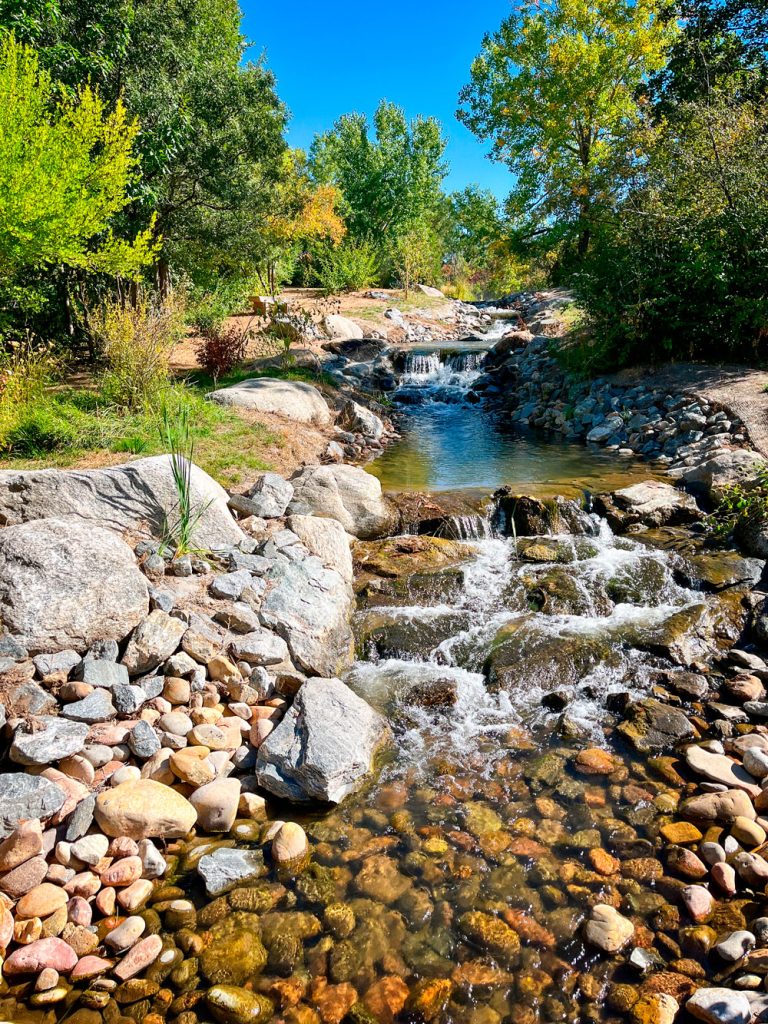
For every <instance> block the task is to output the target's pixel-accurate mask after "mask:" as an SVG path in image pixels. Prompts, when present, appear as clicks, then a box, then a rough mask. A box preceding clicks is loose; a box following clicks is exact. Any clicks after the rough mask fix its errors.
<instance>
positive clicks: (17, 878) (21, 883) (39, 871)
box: [0, 857, 48, 900]
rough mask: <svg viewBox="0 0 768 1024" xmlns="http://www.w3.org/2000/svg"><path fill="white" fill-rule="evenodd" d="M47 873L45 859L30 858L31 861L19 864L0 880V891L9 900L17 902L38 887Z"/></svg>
mask: <svg viewBox="0 0 768 1024" xmlns="http://www.w3.org/2000/svg"><path fill="white" fill-rule="evenodd" d="M47 873H48V865H47V863H46V861H45V857H32V859H31V860H27V861H24V863H23V864H19V866H18V867H17V868H14V869H13V871H9V872H8V874H7V875H3V877H2V878H0V889H2V890H3V892H6V893H8V895H9V896H10V897H11V899H14V900H17V899H19V897H20V896H23V895H24V893H25V892H29V890H30V889H34V887H35V886H36V885H40V883H41V882H42V881H43V879H44V878H45V876H46V874H47Z"/></svg>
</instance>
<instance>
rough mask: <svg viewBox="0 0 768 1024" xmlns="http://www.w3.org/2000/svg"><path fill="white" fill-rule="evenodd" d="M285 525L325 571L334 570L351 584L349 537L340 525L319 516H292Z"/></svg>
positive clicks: (333, 520)
mask: <svg viewBox="0 0 768 1024" xmlns="http://www.w3.org/2000/svg"><path fill="white" fill-rule="evenodd" d="M287 525H288V529H289V530H293V532H294V533H295V534H296V536H297V537H298V538H299V540H300V541H301V543H302V544H303V545H304V547H305V548H307V550H308V551H309V552H310V554H313V555H316V556H317V557H318V558H319V559H320V561H321V562H322V563H323V565H324V566H325V568H326V569H335V570H336V572H337V573H338V574H339V575H340V576H341V578H342V579H343V580H346V582H347V583H351V582H352V577H353V572H352V551H351V548H350V536H349V534H348V533H347V531H346V530H345V529H344V527H343V526H342V525H341V523H339V522H337V521H336V520H335V519H323V518H321V517H320V516H300V515H292V516H289V517H288V520H287Z"/></svg>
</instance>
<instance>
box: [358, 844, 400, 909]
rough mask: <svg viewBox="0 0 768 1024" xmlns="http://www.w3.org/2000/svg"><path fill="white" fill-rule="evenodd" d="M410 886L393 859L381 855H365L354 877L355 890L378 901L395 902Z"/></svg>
mask: <svg viewBox="0 0 768 1024" xmlns="http://www.w3.org/2000/svg"><path fill="white" fill-rule="evenodd" d="M410 886H411V883H410V881H409V880H408V879H407V878H406V877H405V876H404V875H402V874H401V873H400V871H399V870H398V868H397V864H396V863H395V861H394V860H392V859H391V858H390V857H387V856H383V855H382V856H374V857H367V858H366V859H365V861H364V863H363V866H362V868H361V869H360V871H359V872H358V873H357V875H356V877H355V888H356V889H357V891H358V892H359V893H361V895H363V896H366V897H368V899H372V900H376V901H377V902H379V903H396V902H397V900H399V899H400V897H401V896H402V895H403V894H404V893H405V892H406V891H407V890H408V889H409V888H410Z"/></svg>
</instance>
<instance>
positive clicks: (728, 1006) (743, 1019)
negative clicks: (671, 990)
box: [685, 988, 752, 1024]
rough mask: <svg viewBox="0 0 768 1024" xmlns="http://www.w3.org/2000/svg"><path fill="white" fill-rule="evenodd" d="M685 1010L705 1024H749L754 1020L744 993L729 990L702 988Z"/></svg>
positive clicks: (692, 997) (689, 1001)
mask: <svg viewBox="0 0 768 1024" xmlns="http://www.w3.org/2000/svg"><path fill="white" fill-rule="evenodd" d="M685 1008H686V1010H687V1011H688V1013H690V1014H691V1015H692V1016H693V1017H696V1018H697V1020H703V1021H704V1022H705V1024H749V1022H750V1020H751V1018H752V1010H751V1009H750V1005H749V1000H748V999H747V997H746V996H745V995H744V993H743V992H734V991H732V990H731V989H727V988H700V989H699V990H698V992H695V993H694V994H693V995H692V996H691V998H690V999H689V1000H688V1002H687V1003H686V1004H685Z"/></svg>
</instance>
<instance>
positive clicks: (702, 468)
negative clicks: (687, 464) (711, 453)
mask: <svg viewBox="0 0 768 1024" xmlns="http://www.w3.org/2000/svg"><path fill="white" fill-rule="evenodd" d="M766 470H768V463H766V461H765V459H764V458H763V457H762V455H758V454H757V452H752V451H747V450H746V449H744V448H733V449H731V450H730V451H721V452H720V453H719V454H718V455H716V456H715V457H714V458H713V459H710V460H709V461H708V462H704V463H702V464H701V465H699V466H693V467H691V469H688V470H687V471H686V472H685V473H684V474H683V477H682V479H683V481H684V482H685V483H686V484H688V485H691V486H694V487H699V488H701V489H703V490H704V491H705V492H706V493H707V494H708V495H709V497H711V498H713V499H717V498H719V497H720V496H721V495H722V494H723V492H724V491H725V490H727V488H729V487H734V486H737V485H738V486H739V487H742V488H744V489H745V490H749V489H750V488H752V487H754V486H756V485H757V484H758V483H759V481H760V478H761V475H763V474H764V473H765V472H766Z"/></svg>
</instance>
